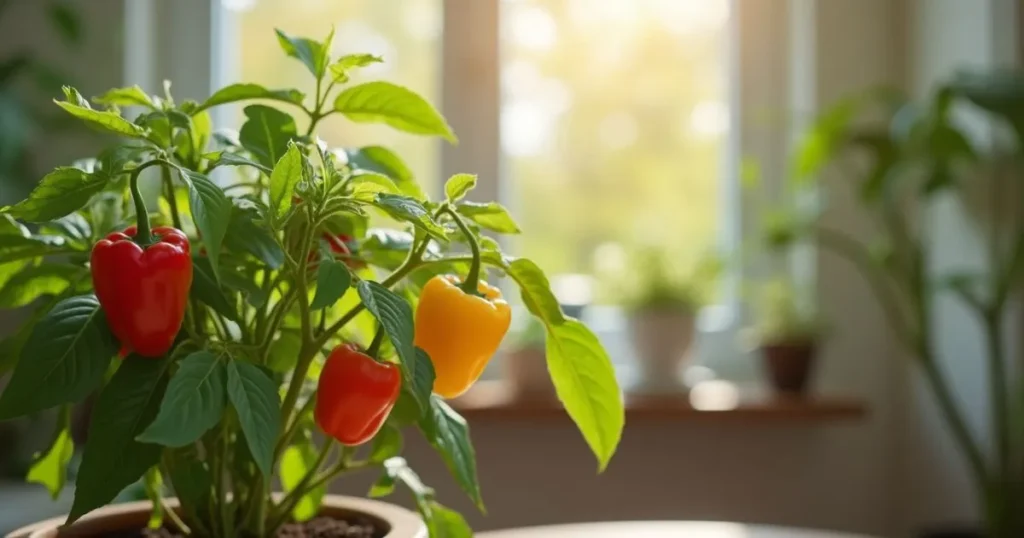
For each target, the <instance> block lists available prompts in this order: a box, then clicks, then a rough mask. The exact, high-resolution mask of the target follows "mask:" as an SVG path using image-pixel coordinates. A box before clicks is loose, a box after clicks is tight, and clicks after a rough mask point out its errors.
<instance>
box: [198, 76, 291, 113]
mask: <svg viewBox="0 0 1024 538" xmlns="http://www.w3.org/2000/svg"><path fill="white" fill-rule="evenodd" d="M305 98H306V96H305V95H303V93H302V92H300V91H299V90H295V89H289V90H268V89H267V88H265V87H263V86H260V85H259V84H249V83H240V84H232V85H230V86H225V87H224V88H221V89H220V90H217V92H215V93H214V94H213V95H211V96H210V98H209V99H207V100H206V101H203V103H202V104H201V105H199V108H197V109H196V110H195V112H194V113H193V114H195V113H198V112H200V111H202V110H206V109H208V108H210V107H214V106H217V105H223V104H226V103H234V102H237V101H247V100H249V99H270V100H273V101H283V102H285V103H291V104H293V105H298V106H302V100H303V99H305Z"/></svg>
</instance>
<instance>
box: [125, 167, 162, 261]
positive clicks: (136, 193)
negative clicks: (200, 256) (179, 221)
mask: <svg viewBox="0 0 1024 538" xmlns="http://www.w3.org/2000/svg"><path fill="white" fill-rule="evenodd" d="M162 162H163V161H161V160H153V161H147V162H145V163H142V164H140V165H139V166H138V167H136V168H135V170H132V172H131V174H129V176H128V189H129V190H130V191H131V193H132V202H134V203H135V221H136V222H135V229H136V231H135V242H136V243H138V244H140V245H142V246H143V247H145V246H147V245H150V244H152V243H153V234H152V232H151V230H150V227H149V210H148V209H146V200H145V199H144V198H143V197H142V191H140V190H139V174H141V173H142V171H143V170H145V169H147V168H149V167H150V166H156V165H158V164H161V163H162Z"/></svg>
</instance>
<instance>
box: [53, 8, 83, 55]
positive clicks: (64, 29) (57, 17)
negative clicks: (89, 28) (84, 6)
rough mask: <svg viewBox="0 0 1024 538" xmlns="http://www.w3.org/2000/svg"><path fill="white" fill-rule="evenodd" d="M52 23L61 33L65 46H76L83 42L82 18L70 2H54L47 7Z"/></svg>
mask: <svg viewBox="0 0 1024 538" xmlns="http://www.w3.org/2000/svg"><path fill="white" fill-rule="evenodd" d="M47 7H48V9H47V12H48V13H47V14H48V15H49V16H50V22H52V23H53V25H54V26H55V27H56V29H57V31H58V32H59V33H60V36H61V38H62V39H63V40H64V44H65V45H67V46H71V45H76V44H78V43H81V41H82V17H81V15H80V14H79V12H78V11H77V10H76V9H75V8H74V7H73V6H72V5H70V4H69V3H68V2H52V3H50V5H49V6H47Z"/></svg>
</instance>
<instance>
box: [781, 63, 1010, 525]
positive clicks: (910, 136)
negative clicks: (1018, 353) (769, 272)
mask: <svg viewBox="0 0 1024 538" xmlns="http://www.w3.org/2000/svg"><path fill="white" fill-rule="evenodd" d="M1022 111H1024V74H1021V73H1014V72H992V73H963V74H960V75H957V76H956V77H954V78H952V79H951V80H950V81H949V82H947V83H945V84H942V85H940V86H939V87H938V88H936V89H935V91H934V92H933V93H932V94H931V95H930V96H929V98H928V99H924V100H921V101H919V102H912V101H910V100H908V99H907V98H906V97H905V96H903V95H901V94H899V93H894V92H892V91H889V90H883V91H881V92H879V91H869V92H864V93H862V94H858V95H854V96H851V97H850V98H847V99H843V100H841V101H839V102H837V103H836V104H835V105H834V106H832V107H830V108H829V109H828V110H826V111H825V112H824V113H823V114H822V115H821V117H820V118H819V119H818V120H817V122H816V123H815V124H814V126H813V127H812V129H811V130H810V131H809V132H808V133H807V135H806V137H805V138H804V139H803V142H802V144H801V146H800V147H799V148H798V152H797V154H796V162H795V166H794V170H795V171H796V174H795V175H794V180H796V182H795V185H797V186H798V187H803V188H807V187H813V186H814V183H813V180H814V179H816V178H817V177H819V175H820V176H821V177H826V178H828V177H832V178H836V179H840V180H843V181H845V182H847V186H848V187H849V188H850V189H851V191H852V192H853V193H855V195H856V196H857V198H858V200H859V202H860V206H861V209H863V210H864V211H865V212H866V213H867V214H868V215H870V216H872V217H873V218H874V219H875V220H876V222H877V223H878V226H877V229H878V231H879V232H880V233H881V237H879V238H877V239H875V240H874V242H865V241H861V240H859V239H858V238H857V237H856V236H853V235H851V234H850V233H849V232H848V231H846V230H842V229H837V228H835V227H831V226H828V225H826V224H823V223H821V222H818V221H817V220H816V219H815V215H813V214H810V215H807V214H799V213H797V214H796V215H795V216H792V218H790V219H789V220H788V221H789V222H790V224H791V226H789V229H788V230H786V229H783V228H782V227H778V226H776V227H773V229H772V230H770V234H769V235H770V237H769V239H770V242H772V243H773V244H775V245H776V246H779V247H785V246H787V245H788V244H789V243H792V242H793V241H794V240H797V239H801V238H807V239H810V240H812V241H814V242H815V243H816V244H818V245H820V246H821V247H822V248H823V249H826V250H829V251H832V252H834V253H836V254H839V255H840V256H842V257H844V258H846V259H847V260H848V261H850V262H851V263H852V264H853V265H854V266H855V267H856V268H857V269H858V270H859V271H860V272H861V273H862V275H863V276H864V277H865V279H866V280H867V282H868V284H869V285H870V286H871V288H872V291H873V292H874V294H875V296H876V298H877V299H878V301H879V303H880V304H881V306H882V307H883V312H884V315H885V316H886V321H887V324H888V326H889V327H891V328H892V330H893V332H894V333H895V336H896V338H897V341H898V343H899V344H900V345H901V346H902V348H903V350H904V351H905V353H906V354H907V355H908V356H909V357H910V358H912V359H913V360H914V361H915V363H916V365H917V366H918V367H919V368H920V371H921V373H922V374H923V379H924V381H925V383H926V386H927V387H928V389H929V390H930V391H931V394H932V396H933V397H934V401H935V402H936V404H937V407H938V411H939V413H940V414H941V416H942V418H943V419H944V421H945V423H946V425H947V426H948V429H949V433H950V437H951V439H952V440H953V442H954V443H955V444H956V446H957V448H958V449H959V451H960V454H961V455H962V456H963V462H964V464H965V466H966V468H967V470H968V472H969V476H970V478H971V481H972V483H973V486H974V491H975V494H976V495H977V498H978V503H977V505H978V506H979V507H981V518H982V522H981V523H980V524H979V525H978V528H979V531H978V532H977V533H976V534H975V535H976V536H979V537H985V538H1011V537H1012V538H1017V537H1020V536H1024V510H1021V507H1022V506H1024V435H1021V431H1022V430H1021V424H1022V423H1024V422H1022V421H1024V406H1022V405H1021V402H1022V401H1024V370H1022V369H1021V368H1014V367H1013V366H1014V365H1015V364H1014V363H1015V362H1016V361H1015V360H1013V359H1012V358H1011V356H1010V353H1009V351H1008V346H1007V340H1008V338H1007V337H1008V336H1009V333H1008V327H1009V326H1010V324H1008V323H1006V321H1007V318H1008V316H1009V315H1010V313H1011V312H1014V311H1015V310H1016V309H1015V308H1014V306H1015V303H1018V304H1019V297H1020V291H1021V286H1022V282H1024V280H1022V279H1024V208H1022V207H1021V201H1022V200H1024V187H1022V183H1021V181H1020V179H1021V173H1022V170H1021V165H1022V163H1024V159H1022V151H1024V116H1022ZM966 118H970V119H969V120H968V121H973V122H974V124H973V125H971V126H970V127H971V128H970V129H968V128H967V127H968V126H967V125H965V119H966ZM880 119H881V121H879V120H880ZM978 127H982V128H981V129H978ZM986 129H987V130H988V132H986V133H984V134H986V135H988V134H996V136H982V137H980V138H979V139H977V140H974V139H972V137H971V136H970V135H969V133H973V134H977V133H979V132H981V131H985V130H986ZM933 208H941V209H942V210H949V209H951V208H956V209H958V210H959V209H963V210H966V211H965V212H964V213H963V214H964V216H965V217H970V219H965V220H973V221H975V222H971V223H970V224H972V225H971V226H966V223H964V224H961V226H963V227H964V228H970V232H977V233H978V234H979V236H980V239H979V240H973V239H972V241H973V243H972V244H971V247H978V250H975V249H974V248H968V249H964V250H963V251H961V252H960V253H959V254H958V256H957V259H956V260H955V263H952V264H944V263H942V262H941V261H940V259H941V258H939V257H937V256H936V252H937V251H941V249H942V247H943V246H944V245H948V242H947V241H948V240H949V234H948V232H947V230H948V229H949V227H948V225H945V224H944V225H942V226H936V225H935V224H934V222H932V221H931V219H927V218H926V216H927V212H928V211H930V210H932V209H933ZM938 214H945V215H948V212H947V213H942V212H941V211H940V213H938ZM780 222H781V221H780ZM973 224H977V227H975V226H973ZM958 233H959V232H958ZM975 252H977V254H974V255H972V254H973V253H975ZM944 265H955V267H952V268H950V267H945V266H944ZM946 299H950V301H946ZM951 303H959V304H958V306H961V307H963V308H964V309H965V310H966V311H967V312H969V313H970V314H971V315H973V317H974V319H975V320H976V321H977V324H976V325H969V326H964V327H958V330H971V329H970V327H975V326H976V327H978V328H979V329H980V330H979V331H978V338H979V339H980V340H981V341H982V342H983V347H982V348H983V349H984V351H983V352H982V353H981V354H980V356H977V357H971V356H957V357H954V358H955V359H956V361H957V363H959V364H961V365H962V364H967V363H965V362H964V361H975V362H974V364H977V367H978V368H979V369H981V370H985V375H984V376H983V377H982V378H983V379H985V380H986V381H987V383H988V385H987V394H986V396H987V397H988V402H987V403H988V405H987V409H986V411H987V412H988V413H987V418H988V420H989V421H990V424H989V427H987V428H982V427H974V426H973V425H971V424H969V422H968V417H969V416H975V413H974V412H973V410H967V409H964V407H963V404H965V403H966V401H964V400H963V399H960V398H957V397H956V396H955V389H954V386H953V383H954V381H955V377H953V376H952V375H951V372H950V371H949V370H948V369H947V366H946V364H945V361H944V358H945V357H944V353H943V352H942V349H941V345H942V342H941V340H940V338H941V337H942V335H941V334H940V332H941V328H940V326H939V323H940V317H941V316H940V315H938V313H939V311H940V309H945V308H947V305H949V304H951ZM971 403H972V405H974V404H975V402H971ZM960 529H962V525H957V526H956V527H952V528H951V530H949V531H948V532H947V531H938V532H934V533H926V534H925V535H924V536H967V535H968V534H967V533H964V532H963V531H962V530H960Z"/></svg>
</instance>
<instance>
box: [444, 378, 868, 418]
mask: <svg viewBox="0 0 1024 538" xmlns="http://www.w3.org/2000/svg"><path fill="white" fill-rule="evenodd" d="M452 406H453V407H455V408H456V409H457V410H458V411H459V412H460V413H461V414H462V415H463V416H465V417H466V419H467V420H469V421H471V422H472V421H474V420H487V419H493V420H506V419H508V420H512V419H515V420H541V419H560V418H564V417H565V411H564V410H563V409H562V405H561V403H559V402H558V400H557V399H556V398H555V397H554V396H553V395H542V396H530V397H520V396H517V395H515V394H514V392H513V390H512V387H511V386H510V385H509V384H508V383H505V382H502V381H481V382H479V383H477V384H476V385H475V386H474V387H473V388H472V389H470V391H469V392H467V393H466V394H464V395H463V396H460V397H459V398H456V399H454V400H452ZM867 414H868V409H867V406H866V405H865V403H864V402H863V401H862V400H860V399H857V398H852V397H843V396H826V395H817V394H812V395H810V396H807V397H805V398H793V397H789V398H787V397H781V396H776V395H773V394H770V393H768V392H766V391H763V390H757V389H747V388H741V387H737V386H736V385H734V384H732V383H728V382H724V381H714V382H709V383H704V384H701V385H697V386H696V387H694V389H693V390H691V392H690V394H688V395H687V394H679V395H669V396H639V395H636V396H631V395H627V396H626V415H627V419H626V420H627V421H634V420H687V421H709V422H715V423H717V422H743V423H750V422H756V423H762V422H772V423H787V424H804V423H823V422H839V421H853V420H862V419H863V418H864V417H866V416H867Z"/></svg>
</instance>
